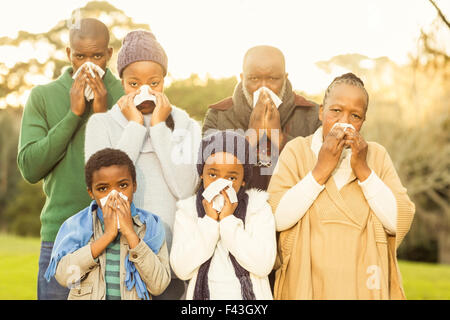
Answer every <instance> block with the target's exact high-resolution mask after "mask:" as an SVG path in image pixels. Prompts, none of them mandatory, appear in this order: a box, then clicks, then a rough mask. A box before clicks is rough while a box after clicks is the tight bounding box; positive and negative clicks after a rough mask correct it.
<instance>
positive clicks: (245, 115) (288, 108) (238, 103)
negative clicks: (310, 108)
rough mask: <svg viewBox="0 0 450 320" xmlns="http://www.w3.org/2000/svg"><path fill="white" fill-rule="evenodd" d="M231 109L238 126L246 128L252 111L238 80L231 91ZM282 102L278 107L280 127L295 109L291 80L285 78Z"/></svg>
mask: <svg viewBox="0 0 450 320" xmlns="http://www.w3.org/2000/svg"><path fill="white" fill-rule="evenodd" d="M232 99H233V106H234V107H233V111H234V120H235V121H236V122H237V123H238V124H239V128H242V129H244V130H247V129H248V124H249V123H250V115H251V113H252V111H253V107H252V106H250V105H249V104H248V102H247V99H246V98H245V95H244V92H243V91H242V82H239V83H238V85H237V86H236V88H235V89H234V93H233V97H232ZM281 100H283V103H282V104H280V106H279V107H278V111H279V112H280V120H281V128H284V126H285V125H286V123H287V121H288V120H289V117H290V116H291V114H292V112H294V110H295V107H296V106H295V94H294V91H292V85H291V82H290V81H289V80H288V79H286V91H285V92H284V95H283V98H282V99H281Z"/></svg>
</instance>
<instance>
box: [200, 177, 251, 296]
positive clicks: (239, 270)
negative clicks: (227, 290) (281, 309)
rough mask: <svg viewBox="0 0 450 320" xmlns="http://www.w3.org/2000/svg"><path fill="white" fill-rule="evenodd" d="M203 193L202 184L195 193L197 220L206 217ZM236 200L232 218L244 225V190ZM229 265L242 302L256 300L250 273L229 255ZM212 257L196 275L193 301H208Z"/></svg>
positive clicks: (245, 202)
mask: <svg viewBox="0 0 450 320" xmlns="http://www.w3.org/2000/svg"><path fill="white" fill-rule="evenodd" d="M203 191H205V189H204V188H203V183H202V184H201V185H200V188H199V190H198V191H197V198H196V207H197V214H198V217H199V218H203V217H204V216H205V215H206V212H205V208H204V207H203V203H202V199H203V196H202V193H203ZM237 198H238V206H237V208H236V210H235V211H234V216H235V217H236V218H239V219H241V220H242V221H243V222H244V224H245V216H246V214H247V205H248V194H247V193H246V192H245V189H244V188H243V187H241V189H240V190H239V192H238V194H237ZM229 255H230V260H231V263H232V264H233V267H234V272H235V273H236V276H237V277H238V279H239V282H240V284H241V294H242V298H243V300H256V297H255V293H254V292H253V284H252V281H251V279H250V273H249V272H248V271H247V270H245V269H244V268H243V267H242V266H241V265H240V264H239V263H238V262H237V261H236V258H235V257H234V256H233V255H232V254H231V253H229ZM211 260H212V257H211V258H209V260H207V261H206V262H204V263H203V264H202V265H201V266H200V268H199V269H198V273H197V281H196V282H195V289H194V297H193V299H194V300H209V286H208V272H209V266H210V265H211Z"/></svg>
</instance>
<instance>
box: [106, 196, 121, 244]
mask: <svg viewBox="0 0 450 320" xmlns="http://www.w3.org/2000/svg"><path fill="white" fill-rule="evenodd" d="M115 201H116V199H115V195H113V196H109V198H108V201H106V203H105V206H104V207H103V208H102V212H103V223H104V224H105V231H104V233H103V234H104V235H105V236H107V238H108V239H110V242H112V241H113V240H114V239H115V238H116V237H117V234H118V230H117V212H116V208H115Z"/></svg>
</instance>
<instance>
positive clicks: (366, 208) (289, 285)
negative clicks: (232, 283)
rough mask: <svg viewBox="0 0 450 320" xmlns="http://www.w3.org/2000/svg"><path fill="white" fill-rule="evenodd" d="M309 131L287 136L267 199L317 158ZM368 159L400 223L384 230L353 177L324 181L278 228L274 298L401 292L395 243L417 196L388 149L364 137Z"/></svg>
mask: <svg viewBox="0 0 450 320" xmlns="http://www.w3.org/2000/svg"><path fill="white" fill-rule="evenodd" d="M311 140H312V136H309V137H307V138H302V137H299V138H296V139H294V140H292V141H291V142H289V143H288V144H287V145H286V146H285V148H284V149H283V152H282V153H281V155H280V158H279V160H278V164H277V167H276V169H275V174H274V175H273V176H272V180H271V182H270V184H269V189H268V192H269V194H270V198H269V203H270V204H271V206H272V210H273V211H276V209H277V207H278V204H279V202H280V199H281V198H282V197H283V195H284V194H285V193H286V192H287V191H288V190H289V189H290V188H292V187H293V186H295V185H296V184H297V183H298V182H299V181H300V180H301V179H303V178H304V177H305V176H306V175H307V174H308V173H309V172H310V171H311V170H312V169H313V168H314V165H315V163H316V162H317V158H316V156H315V155H314V152H313V151H312V150H311ZM368 145H369V147H368V153H367V163H368V165H369V167H370V168H371V169H372V170H373V171H374V172H375V174H376V175H377V176H378V177H379V178H380V179H381V180H382V181H383V182H384V183H385V184H386V186H387V187H388V188H389V189H390V190H391V191H392V193H393V194H394V197H395V199H396V202H397V230H396V234H395V235H393V236H392V235H389V234H388V233H387V232H386V231H385V229H384V228H383V225H382V223H381V222H380V220H379V219H378V218H377V216H376V214H374V212H373V211H372V209H371V207H370V205H369V204H368V202H367V200H366V198H365V197H364V194H363V191H362V190H361V187H360V186H359V184H358V181H357V179H356V178H354V179H353V181H351V182H350V183H348V184H346V185H345V186H344V187H343V188H342V189H341V190H338V188H337V186H336V184H335V182H334V179H333V178H330V179H328V181H327V182H326V184H325V190H324V191H322V192H321V193H320V195H319V196H318V197H317V199H316V200H315V201H314V202H313V204H312V206H311V207H310V208H309V209H308V210H307V212H306V213H305V215H304V216H303V217H302V218H301V219H300V220H299V221H298V222H297V223H296V224H295V225H294V226H292V227H291V228H290V229H288V230H285V231H282V232H281V233H280V238H279V243H278V259H279V260H278V261H277V262H278V263H277V267H278V270H277V272H276V280H275V289H274V296H275V299H404V298H405V294H404V291H403V288H402V284H401V276H400V271H399V268H398V264H397V258H396V250H397V247H398V246H399V245H400V243H401V242H402V240H403V238H404V237H405V235H406V233H407V232H408V230H409V228H410V226H411V223H412V219H413V216H414V210H415V207H414V204H413V203H412V202H411V201H410V199H409V197H408V195H407V193H406V189H405V188H404V187H403V186H402V184H401V182H400V179H399V177H398V175H397V173H396V171H395V168H394V166H393V164H392V161H391V159H390V157H389V155H388V154H387V152H386V150H385V149H384V148H383V147H382V146H380V145H379V144H377V143H374V142H369V143H368Z"/></svg>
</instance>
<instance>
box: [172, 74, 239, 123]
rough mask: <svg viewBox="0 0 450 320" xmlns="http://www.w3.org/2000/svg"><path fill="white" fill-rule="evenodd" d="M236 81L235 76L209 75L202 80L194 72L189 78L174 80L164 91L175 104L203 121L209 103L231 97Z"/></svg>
mask: <svg viewBox="0 0 450 320" xmlns="http://www.w3.org/2000/svg"><path fill="white" fill-rule="evenodd" d="M236 83H237V80H236V78H235V77H230V78H223V79H212V78H209V77H208V78H207V79H206V80H204V81H202V80H201V79H200V78H199V77H198V75H196V74H192V75H191V76H190V77H189V78H188V79H184V80H183V79H181V80H175V81H173V82H172V83H171V84H170V86H169V87H168V88H167V89H165V90H164V91H165V93H166V95H167V97H168V98H169V100H170V102H171V103H172V104H173V105H175V106H179V107H181V108H184V109H187V110H188V111H189V115H190V116H191V117H193V118H195V119H196V120H198V121H202V120H203V119H204V117H205V114H206V111H207V108H208V105H210V104H213V103H216V102H218V101H220V100H222V99H224V98H226V97H229V96H230V95H231V94H232V93H233V90H234V87H235V86H236Z"/></svg>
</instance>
